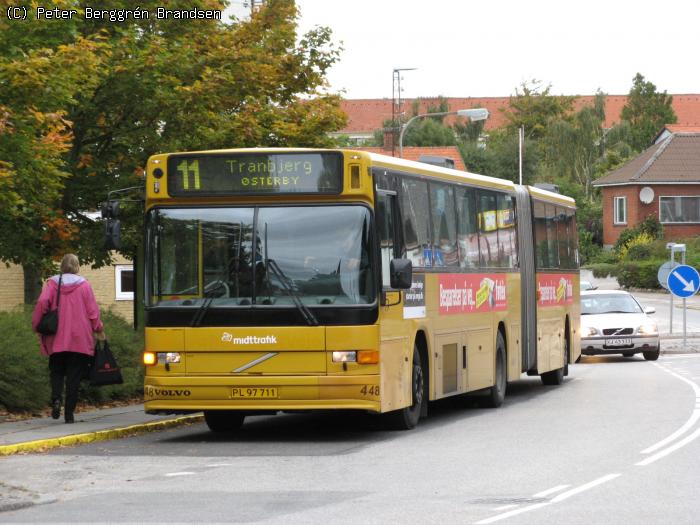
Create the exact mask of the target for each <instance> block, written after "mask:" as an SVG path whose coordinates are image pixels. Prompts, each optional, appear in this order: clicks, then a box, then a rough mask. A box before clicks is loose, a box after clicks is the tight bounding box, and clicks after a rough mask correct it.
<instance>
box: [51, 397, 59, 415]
mask: <svg viewBox="0 0 700 525" xmlns="http://www.w3.org/2000/svg"><path fill="white" fill-rule="evenodd" d="M51 417H52V418H54V419H58V418H59V417H61V400H60V399H54V400H53V401H52V402H51Z"/></svg>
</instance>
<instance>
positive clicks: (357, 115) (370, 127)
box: [333, 94, 700, 143]
mask: <svg viewBox="0 0 700 525" xmlns="http://www.w3.org/2000/svg"><path fill="white" fill-rule="evenodd" d="M672 96H673V103H672V105H673V110H674V111H675V112H676V116H677V117H678V122H677V124H676V125H678V126H697V127H700V94H689V95H672ZM445 100H446V101H447V105H448V108H449V111H457V110H458V109H470V108H486V109H488V110H489V113H490V116H489V118H488V120H487V121H486V122H485V129H486V130H489V129H496V128H500V127H502V126H504V125H505V124H507V119H506V117H505V115H504V113H503V112H504V110H506V109H508V107H509V103H510V97H462V98H446V99H445ZM440 101H441V99H440V98H438V97H429V98H419V99H405V100H402V103H401V107H400V108H398V110H399V113H403V114H404V115H405V116H407V115H408V113H409V112H410V111H411V108H412V107H413V104H414V102H417V103H418V111H419V113H427V112H428V108H429V107H431V106H437V105H438V104H439V103H440ZM594 101H595V97H594V96H590V95H586V96H581V97H578V98H577V99H576V100H575V102H574V109H576V110H579V109H581V108H582V107H584V106H592V105H593V104H594ZM626 103H627V96H626V95H607V96H606V97H605V124H604V127H606V128H610V127H612V126H613V124H615V123H616V122H619V121H620V114H621V113H622V108H623V107H624V106H625V104H626ZM392 104H393V101H392V99H389V98H374V99H347V100H343V101H342V102H341V108H342V110H343V111H345V113H346V114H347V115H348V123H347V125H346V126H345V128H343V129H342V130H339V131H338V132H336V133H333V135H336V136H340V135H347V136H349V137H350V138H351V139H353V140H356V141H358V143H359V142H361V141H363V140H367V139H371V138H372V135H373V133H374V132H375V131H376V130H379V129H382V128H383V126H384V122H385V121H387V120H391V118H392ZM454 120H455V117H453V116H448V117H446V119H445V121H446V122H447V123H448V124H452V123H453V122H454Z"/></svg>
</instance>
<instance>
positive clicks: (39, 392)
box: [0, 308, 143, 412]
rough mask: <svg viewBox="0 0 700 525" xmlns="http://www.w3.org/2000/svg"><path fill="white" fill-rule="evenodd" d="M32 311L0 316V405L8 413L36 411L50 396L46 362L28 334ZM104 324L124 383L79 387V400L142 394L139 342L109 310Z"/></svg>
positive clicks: (92, 400)
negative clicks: (0, 337)
mask: <svg viewBox="0 0 700 525" xmlns="http://www.w3.org/2000/svg"><path fill="white" fill-rule="evenodd" d="M31 317H32V311H31V308H26V309H24V310H15V311H12V312H0V333H2V334H4V335H3V337H2V339H1V340H0V407H1V408H5V409H7V410H9V411H11V412H19V411H37V410H41V409H43V408H45V407H47V406H48V402H49V399H50V397H51V388H50V385H49V365H48V363H49V361H48V359H47V358H46V357H44V356H42V355H41V354H40V352H39V344H38V342H37V338H36V335H35V334H34V333H33V332H32V326H31ZM102 320H103V321H104V323H105V331H106V333H107V339H108V341H109V344H110V347H111V348H112V351H113V352H114V355H115V357H116V359H117V362H118V363H119V366H120V367H121V369H122V376H123V377H124V384H123V385H115V386H108V387H101V388H95V387H90V386H88V384H87V382H83V383H82V384H81V391H80V393H79V397H78V399H79V401H87V402H90V403H95V404H99V403H104V402H106V401H108V400H112V399H130V398H134V397H141V396H142V394H143V367H142V365H141V351H142V349H143V338H142V336H141V334H140V333H139V332H135V331H134V329H133V328H132V327H131V326H130V325H129V324H128V323H127V322H126V321H124V320H123V319H122V318H121V317H119V316H117V315H114V314H113V313H111V312H109V311H107V312H103V314H102Z"/></svg>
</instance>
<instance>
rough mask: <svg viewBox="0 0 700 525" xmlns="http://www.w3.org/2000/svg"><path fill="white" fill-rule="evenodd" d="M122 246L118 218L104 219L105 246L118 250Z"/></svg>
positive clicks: (120, 227)
mask: <svg viewBox="0 0 700 525" xmlns="http://www.w3.org/2000/svg"><path fill="white" fill-rule="evenodd" d="M121 246H122V225H121V221H120V220H119V219H107V220H106V221H105V248H107V249H108V250H118V249H120V248H121Z"/></svg>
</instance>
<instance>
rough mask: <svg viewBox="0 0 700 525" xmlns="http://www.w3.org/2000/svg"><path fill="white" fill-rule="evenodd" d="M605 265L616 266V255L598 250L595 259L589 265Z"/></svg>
mask: <svg viewBox="0 0 700 525" xmlns="http://www.w3.org/2000/svg"><path fill="white" fill-rule="evenodd" d="M597 263H607V264H615V265H616V264H617V255H616V254H615V252H613V251H612V250H600V251H599V252H598V253H597V254H596V256H595V258H593V259H592V260H591V264H597Z"/></svg>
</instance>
